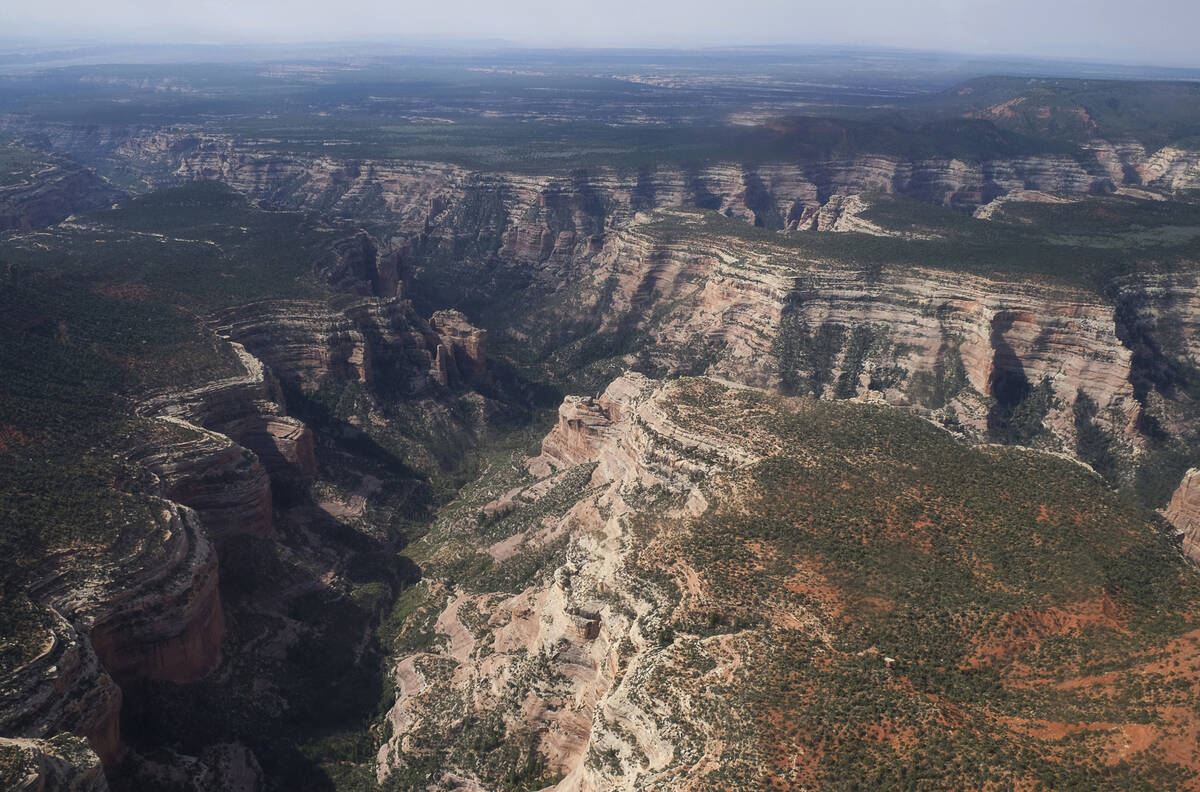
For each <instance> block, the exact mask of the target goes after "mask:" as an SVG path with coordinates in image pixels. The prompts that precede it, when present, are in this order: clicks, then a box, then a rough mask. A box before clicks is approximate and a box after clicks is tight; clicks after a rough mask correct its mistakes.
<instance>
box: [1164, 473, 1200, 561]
mask: <svg viewBox="0 0 1200 792" xmlns="http://www.w3.org/2000/svg"><path fill="white" fill-rule="evenodd" d="M1163 516H1164V517H1166V518H1167V521H1168V522H1170V523H1171V525H1173V526H1174V527H1175V530H1176V532H1177V533H1178V534H1179V536H1180V539H1181V541H1182V543H1183V544H1182V547H1183V553H1184V555H1186V556H1187V557H1188V558H1190V559H1192V560H1193V561H1195V562H1196V563H1200V470H1198V469H1196V468H1191V469H1190V470H1188V472H1187V473H1185V474H1184V475H1183V480H1182V481H1180V482H1179V487H1178V488H1177V489H1176V490H1175V493H1174V494H1173V495H1172V496H1171V502H1170V503H1169V504H1167V508H1166V509H1164V510H1163Z"/></svg>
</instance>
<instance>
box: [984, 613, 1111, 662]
mask: <svg viewBox="0 0 1200 792" xmlns="http://www.w3.org/2000/svg"><path fill="white" fill-rule="evenodd" d="M1084 627H1105V628H1108V629H1111V630H1121V629H1122V624H1121V621H1120V618H1119V614H1118V612H1117V607H1116V604H1115V603H1114V602H1113V601H1112V600H1111V599H1110V598H1108V597H1096V598H1093V599H1088V600H1083V601H1081V602H1077V603H1074V604H1073V605H1068V606H1066V607H1063V608H1045V609H1036V610H1035V609H1025V610H1020V611H1017V612H1015V613H1009V614H1006V615H1005V617H1004V618H1003V620H1002V621H1001V624H1000V626H999V627H998V628H997V629H996V630H995V631H994V632H993V633H991V634H990V635H989V636H988V637H987V638H985V639H984V640H983V641H982V642H980V643H979V644H978V645H977V646H976V648H975V651H974V653H972V655H971V657H970V658H968V660H967V666H968V667H970V668H981V667H983V666H987V665H995V664H997V663H1003V662H1006V661H1009V660H1011V659H1012V658H1014V657H1016V656H1017V655H1019V654H1021V653H1022V652H1024V651H1025V650H1027V649H1030V648H1032V647H1034V646H1037V645H1038V644H1040V643H1041V641H1042V639H1043V638H1045V637H1048V636H1055V635H1069V634H1071V633H1074V632H1078V631H1079V630H1081V629H1083V628H1084Z"/></svg>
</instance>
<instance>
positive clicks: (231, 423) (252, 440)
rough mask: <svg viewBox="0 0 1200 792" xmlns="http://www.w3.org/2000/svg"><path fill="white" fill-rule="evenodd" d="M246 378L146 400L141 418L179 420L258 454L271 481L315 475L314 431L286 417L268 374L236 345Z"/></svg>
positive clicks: (275, 385)
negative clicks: (216, 434) (226, 438)
mask: <svg viewBox="0 0 1200 792" xmlns="http://www.w3.org/2000/svg"><path fill="white" fill-rule="evenodd" d="M233 348H234V350H235V352H236V353H237V355H238V359H239V361H240V363H241V365H242V368H243V369H244V372H245V373H244V374H242V375H238V376H233V377H229V378H226V379H223V380H217V381H215V382H211V383H207V384H205V385H202V386H200V387H198V388H194V389H192V390H189V391H184V392H173V391H172V392H168V393H164V394H160V395H158V396H155V397H153V398H150V399H148V400H147V401H146V402H145V403H144V404H143V405H142V406H141V407H140V408H139V409H140V411H141V412H142V414H143V415H147V416H154V417H166V418H173V419H176V420H181V421H184V422H186V423H189V424H193V425H195V426H198V427H203V428H204V429H208V430H211V431H213V432H217V433H219V434H222V435H225V436H227V437H229V438H230V439H232V440H233V441H234V442H236V443H238V444H239V445H242V446H245V447H246V448H248V449H250V450H251V451H253V452H254V454H255V455H256V456H257V457H258V459H259V460H260V461H261V462H262V464H263V466H264V467H265V468H266V469H267V471H268V472H269V473H270V474H271V475H272V476H277V477H280V478H301V479H303V478H308V477H311V476H312V475H313V474H314V473H315V471H316V456H315V454H314V451H313V439H312V431H311V430H309V428H308V427H307V426H305V425H304V423H303V422H301V421H298V420H296V419H295V418H291V417H289V416H287V415H285V414H283V410H282V408H281V407H280V404H282V403H283V396H282V393H281V392H280V390H279V385H278V383H277V382H276V381H275V379H274V377H273V376H272V375H271V374H270V372H269V371H268V370H267V369H265V368H264V367H263V365H262V363H261V362H260V361H259V360H258V359H257V358H256V357H254V356H253V355H251V354H249V353H248V352H246V350H245V348H244V347H242V346H241V345H240V344H233Z"/></svg>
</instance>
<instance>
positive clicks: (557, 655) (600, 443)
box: [378, 374, 770, 792]
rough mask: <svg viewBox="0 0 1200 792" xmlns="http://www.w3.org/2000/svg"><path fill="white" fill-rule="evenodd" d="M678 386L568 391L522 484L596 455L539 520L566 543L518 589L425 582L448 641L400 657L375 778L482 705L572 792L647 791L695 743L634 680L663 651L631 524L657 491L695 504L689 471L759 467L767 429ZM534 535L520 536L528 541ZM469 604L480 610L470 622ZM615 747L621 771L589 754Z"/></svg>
mask: <svg viewBox="0 0 1200 792" xmlns="http://www.w3.org/2000/svg"><path fill="white" fill-rule="evenodd" d="M678 387H679V385H678V384H676V385H664V384H661V383H658V382H656V381H653V380H650V379H647V378H646V377H643V376H641V375H637V374H628V375H625V376H623V377H621V378H619V379H617V380H615V381H614V382H613V383H612V384H611V385H610V386H609V387H608V388H607V389H606V390H605V392H604V394H603V395H602V396H601V397H600V398H598V399H595V400H590V399H579V398H570V399H567V400H566V401H565V402H564V404H563V406H562V407H561V409H560V413H559V422H558V423H557V425H556V426H555V427H554V429H553V430H552V431H551V432H550V434H549V435H548V436H547V437H546V439H545V441H544V443H543V449H542V450H543V453H542V454H541V455H540V456H538V457H536V458H534V459H531V460H529V462H528V465H529V469H530V470H531V471H532V472H533V475H534V477H535V480H534V482H533V483H532V484H530V485H529V486H528V487H526V488H525V489H524V490H523V491H522V492H520V493H517V494H515V495H514V497H515V499H516V500H517V501H519V502H521V503H525V504H533V506H532V507H531V508H536V507H537V504H538V502H539V501H540V499H542V498H547V497H551V496H550V495H548V494H547V493H549V492H551V491H553V489H554V487H556V486H559V485H560V484H561V483H562V481H563V480H564V479H563V477H564V476H565V475H568V474H570V473H571V471H575V470H580V469H584V470H587V469H592V468H593V467H594V470H593V473H592V475H591V478H590V481H588V482H587V484H586V486H585V487H584V488H583V489H581V490H575V491H574V498H576V499H577V500H572V501H571V505H570V507H569V508H568V509H567V510H566V511H565V512H564V513H562V514H561V516H551V517H547V518H545V519H544V521H543V522H542V526H543V534H544V536H546V537H549V536H566V537H568V538H569V540H570V541H569V545H568V546H569V549H568V550H567V551H566V553H565V556H564V561H563V563H562V564H561V565H559V566H557V567H556V568H554V569H553V573H552V574H550V575H548V576H546V577H545V578H543V579H541V580H539V581H537V582H535V583H534V584H533V585H531V586H530V587H529V588H526V589H525V590H523V591H521V592H519V593H517V594H515V595H509V594H486V593H484V594H471V593H468V592H463V591H457V590H447V589H445V588H444V587H442V586H441V584H440V583H436V582H427V583H423V584H421V585H423V586H428V587H429V589H430V595H431V599H433V600H436V601H444V602H445V607H444V608H443V609H442V610H441V611H440V614H439V615H438V617H437V619H436V629H437V631H438V632H439V633H441V634H443V635H445V637H446V640H445V642H444V644H443V645H442V648H440V649H437V648H435V649H433V650H431V652H430V653H427V654H416V655H409V656H404V657H400V658H398V662H397V665H396V667H395V681H396V686H397V700H396V703H395V705H394V706H393V708H392V710H391V713H390V715H389V721H390V723H391V726H392V733H393V736H392V737H391V739H389V740H388V742H387V743H386V744H385V745H384V746H383V747H382V748H381V749H380V753H379V757H378V759H379V774H380V778H381V779H383V778H386V777H387V776H388V775H390V774H391V773H392V772H393V771H394V770H395V769H396V768H398V767H402V766H403V765H404V764H405V763H406V762H407V761H409V758H410V757H409V756H408V754H409V752H410V751H413V750H417V746H418V745H419V744H420V741H421V740H422V739H423V738H422V737H421V733H422V732H423V730H424V729H428V728H429V726H430V724H432V723H439V722H442V721H444V720H446V719H447V718H449V719H454V718H457V717H467V718H470V717H475V716H478V715H480V714H481V713H484V712H487V711H489V710H490V711H493V712H512V713H513V715H512V716H511V720H510V719H509V718H510V716H508V715H505V716H504V720H503V725H504V728H505V729H506V730H507V731H508V733H509V734H510V735H511V736H512V739H526V738H527V737H528V736H529V735H530V734H532V735H535V736H536V739H535V742H534V744H535V745H536V746H537V748H536V750H537V752H538V753H539V755H540V756H541V757H542V760H543V761H544V762H545V766H546V769H547V774H548V775H551V776H561V777H562V780H561V781H560V782H559V783H558V784H557V785H556V786H555V787H554V788H555V789H558V790H563V791H564V792H565V790H592V789H596V790H598V789H616V788H621V789H626V788H628V789H633V788H640V786H639V785H643V786H644V785H645V784H647V783H650V784H651V785H653V783H654V782H653V781H651V779H655V778H657V777H658V776H657V773H659V772H661V771H663V770H664V769H665V768H667V767H668V766H669V765H672V764H674V765H676V766H679V765H680V764H686V762H687V761H688V757H689V756H690V755H691V752H692V751H693V750H694V746H692V745H690V744H687V741H684V742H680V741H679V740H678V739H677V737H678V735H677V734H676V733H675V732H676V731H677V730H673V729H672V727H671V726H670V719H671V718H672V717H674V716H673V715H672V714H671V713H670V712H668V711H667V710H665V709H659V708H656V707H654V706H650V707H647V704H646V702H645V700H644V697H642V696H641V695H640V694H639V693H638V692H637V691H638V687H639V685H640V684H641V682H640V680H641V679H643V678H644V677H645V675H646V674H651V673H654V671H653V669H654V667H655V666H656V664H658V663H659V662H662V661H665V660H667V657H666V655H664V654H663V653H662V652H661V651H659V650H660V648H661V643H660V638H659V635H658V633H657V632H656V631H655V630H653V629H651V625H652V624H654V623H655V621H656V619H657V618H658V617H657V616H655V613H656V612H657V609H658V607H659V604H658V603H657V600H656V597H657V595H658V592H657V591H655V590H654V588H653V587H651V588H649V589H647V588H646V587H645V586H644V585H642V584H638V583H635V582H634V581H632V580H631V579H630V578H629V572H628V570H627V569H626V568H625V564H626V560H627V555H628V554H629V553H631V552H632V548H633V545H634V544H636V542H631V538H630V537H631V535H630V533H629V532H630V524H629V521H630V520H631V519H632V518H633V517H634V515H635V509H636V507H635V505H634V504H637V503H641V502H642V501H643V500H644V499H645V498H646V497H647V494H646V493H651V492H655V493H672V494H670V495H665V496H664V497H678V498H679V499H680V501H681V502H682V503H683V506H682V511H681V512H680V515H681V516H683V515H685V514H687V513H689V512H692V513H694V511H695V510H697V509H702V508H703V497H702V496H700V495H699V493H698V491H697V490H696V489H695V484H694V482H695V481H696V480H698V479H702V478H703V477H705V476H706V475H709V474H711V473H713V472H716V471H728V470H736V469H738V468H739V467H742V466H745V465H748V464H752V463H753V462H755V461H756V460H758V459H761V458H762V455H763V454H764V453H767V452H769V450H770V441H769V440H767V439H766V438H763V437H758V436H755V435H751V436H738V435H737V434H735V433H728V434H727V433H726V432H724V431H722V430H720V429H714V428H712V427H708V426H702V425H700V424H696V423H693V422H692V421H690V420H689V413H688V409H691V408H684V409H683V411H682V412H680V408H679V406H678V404H676V403H675V402H674V401H673V399H671V398H668V394H674V392H675V390H674V389H676V388H678ZM695 409H701V408H700V407H699V405H697V406H696V408H695ZM655 497H657V496H655ZM541 541H544V539H537V538H534V537H527V539H526V549H527V550H528V549H533V548H536V547H537V546H538V543H539V542H541ZM438 597H445V599H444V600H438ZM468 610H469V611H470V612H471V613H473V614H477V615H475V616H473V617H472V618H470V619H468V618H467V617H466V615H465V614H466V613H467V612H468ZM447 663H448V664H449V665H447ZM514 697H515V698H514ZM450 702H454V703H453V704H451V705H450V707H449V709H447V705H448V703H450ZM510 707H511V708H512V709H510ZM693 716H694V717H696V718H699V720H700V721H702V720H703V716H702V715H700V714H699V713H693ZM699 728H704V727H703V725H700V727H699ZM616 747H619V748H620V752H621V754H622V756H623V757H625V756H626V755H628V757H629V758H628V760H625V759H624V758H623V760H622V764H621V767H620V770H619V772H618V771H614V770H609V771H605V770H604V769H603V768H602V767H601V765H599V764H597V763H596V761H595V758H596V756H598V755H601V754H604V753H606V752H609V751H610V749H615V748H616ZM443 772H444V781H445V786H446V787H447V788H448V787H450V786H452V785H453V784H465V785H467V786H472V785H478V784H480V783H481V782H480V781H479V780H477V779H476V778H474V777H473V771H472V769H471V768H467V767H461V768H460V767H457V766H455V767H449V766H448V767H446V768H444V770H443ZM613 773H616V775H614V774H613ZM485 786H486V785H485Z"/></svg>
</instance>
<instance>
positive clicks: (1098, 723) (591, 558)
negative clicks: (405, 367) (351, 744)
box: [380, 375, 1200, 790]
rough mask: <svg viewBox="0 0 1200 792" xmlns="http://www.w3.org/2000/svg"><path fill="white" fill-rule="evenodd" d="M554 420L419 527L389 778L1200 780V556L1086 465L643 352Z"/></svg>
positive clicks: (656, 784)
mask: <svg viewBox="0 0 1200 792" xmlns="http://www.w3.org/2000/svg"><path fill="white" fill-rule="evenodd" d="M542 449H543V450H542V454H541V455H539V456H536V457H533V458H529V459H527V461H526V463H525V465H524V466H517V465H515V464H513V463H514V462H515V461H516V459H517V457H515V456H514V457H511V458H509V459H497V460H496V463H495V464H494V465H492V466H491V467H490V468H489V469H488V470H487V472H486V474H485V475H484V477H482V478H481V479H480V480H479V481H478V482H476V483H475V484H473V485H471V486H470V487H468V488H467V490H465V491H464V495H463V498H462V499H461V501H460V502H459V504H457V505H456V507H455V508H453V509H451V510H447V511H445V512H443V513H442V515H441V516H439V519H438V521H437V523H436V524H435V526H434V529H433V531H432V532H431V533H430V534H429V535H428V536H426V537H425V538H424V539H422V540H421V541H420V542H418V543H417V544H415V545H414V546H413V547H412V548H411V549H410V552H412V553H413V556H414V558H416V559H418V560H419V562H420V564H421V566H422V568H423V570H424V573H425V579H424V581H423V582H422V583H421V584H420V585H419V586H417V587H416V588H414V589H413V590H412V591H410V592H409V593H407V594H406V595H405V597H404V598H403V599H402V601H401V603H400V605H399V606H398V608H397V610H396V611H395V612H394V613H393V617H392V621H393V622H395V623H396V624H397V625H398V626H397V627H396V628H393V629H394V630H395V632H391V631H389V633H388V635H389V640H391V641H392V643H391V648H392V649H393V651H394V652H395V653H396V671H395V678H396V685H397V694H398V695H397V702H396V704H395V706H394V707H393V708H392V710H391V713H390V715H389V718H388V722H387V724H385V726H384V731H383V734H384V735H385V736H386V737H387V738H388V740H387V742H386V744H385V745H384V747H383V749H382V750H381V753H380V761H381V771H380V772H381V778H383V779H384V788H385V789H407V788H411V786H412V785H413V784H418V785H429V786H431V787H432V788H437V789H450V788H461V786H463V785H467V786H472V785H475V784H478V785H479V786H481V787H483V788H485V789H501V788H503V789H536V788H540V787H541V786H543V785H546V784H554V783H556V786H555V787H554V788H555V789H558V790H576V789H728V790H736V789H761V788H764V787H766V788H778V789H796V788H801V787H804V788H809V789H813V788H817V789H847V790H851V789H882V788H887V789H963V788H970V789H981V790H1012V789H1072V788H1088V789H1112V790H1118V789H1121V790H1124V789H1146V790H1149V789H1164V788H1173V789H1195V788H1197V787H1198V786H1200V775H1197V770H1198V769H1200V764H1198V762H1200V753H1198V749H1197V745H1196V741H1195V731H1196V725H1197V724H1196V723H1195V717H1196V716H1195V708H1196V702H1197V696H1198V695H1200V669H1198V668H1197V666H1196V661H1195V658H1196V646H1197V642H1198V641H1200V631H1198V630H1197V628H1198V626H1200V623H1198V619H1200V579H1198V578H1197V576H1196V574H1195V571H1194V569H1192V568H1191V567H1190V566H1189V565H1188V564H1187V563H1186V562H1185V561H1184V560H1183V559H1182V558H1181V557H1180V555H1179V553H1178V551H1177V550H1176V548H1175V547H1174V546H1173V544H1172V543H1171V541H1170V540H1169V538H1168V536H1167V534H1166V531H1165V525H1164V523H1163V522H1162V521H1161V520H1160V519H1158V518H1157V517H1156V516H1155V515H1153V514H1152V513H1150V512H1148V511H1143V510H1142V509H1140V508H1138V507H1136V506H1133V505H1131V504H1129V503H1128V502H1126V501H1123V500H1121V499H1120V498H1118V497H1117V496H1116V495H1114V494H1113V493H1112V492H1111V491H1110V490H1108V488H1107V487H1105V486H1104V484H1103V482H1102V481H1101V480H1100V479H1099V478H1098V477H1096V476H1095V475H1094V474H1092V473H1091V472H1089V471H1087V470H1085V469H1084V468H1082V467H1080V466H1078V465H1076V464H1074V463H1071V462H1069V461H1065V460H1062V459H1058V458H1055V457H1052V456H1049V455H1045V454H1041V453H1038V452H1032V451H1026V450H1021V449H1007V448H999V447H970V446H965V445H963V444H961V443H959V442H958V441H956V440H955V439H954V438H953V437H951V436H950V435H949V434H947V433H946V432H944V431H943V430H941V429H939V428H937V427H935V426H933V425H931V424H929V423H926V422H924V421H922V420H919V419H916V418H912V417H909V416H905V415H903V414H900V413H898V412H896V411H894V410H888V409H881V408H878V407H873V406H866V405H855V404H845V403H836V402H822V401H814V400H812V399H792V398H786V397H780V396H773V395H768V394H764V393H762V392H758V391H752V390H744V389H731V388H729V387H728V386H727V385H723V384H718V383H716V382H714V381H711V380H707V379H684V380H678V381H674V382H656V381H653V380H648V379H646V378H644V377H640V376H637V375H629V376H626V377H623V378H621V379H618V380H617V381H615V382H614V383H613V384H612V385H611V386H610V387H609V388H608V389H607V390H606V392H605V394H604V395H603V396H602V397H601V398H599V399H597V400H590V399H576V398H571V399H568V400H567V402H565V403H564V405H563V406H562V408H561V410H560V420H559V424H558V425H557V426H556V427H555V429H554V430H553V431H552V432H551V433H550V434H549V435H548V436H547V437H546V439H545V440H544V442H543V446H542ZM393 635H394V637H391V636H393Z"/></svg>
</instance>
